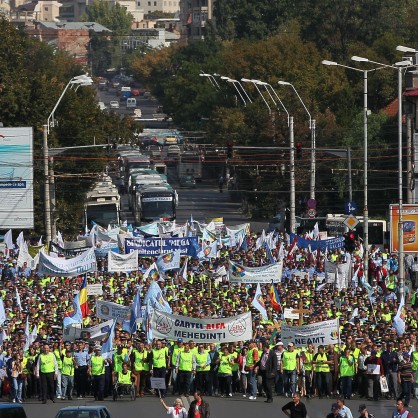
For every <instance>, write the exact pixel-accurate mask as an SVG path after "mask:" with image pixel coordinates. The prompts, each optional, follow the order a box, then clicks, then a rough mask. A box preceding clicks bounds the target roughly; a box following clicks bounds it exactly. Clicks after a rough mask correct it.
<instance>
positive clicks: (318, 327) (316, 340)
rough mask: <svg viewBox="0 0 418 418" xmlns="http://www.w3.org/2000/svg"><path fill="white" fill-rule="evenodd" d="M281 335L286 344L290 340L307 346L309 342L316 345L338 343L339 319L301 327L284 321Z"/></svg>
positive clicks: (301, 345)
mask: <svg viewBox="0 0 418 418" xmlns="http://www.w3.org/2000/svg"><path fill="white" fill-rule="evenodd" d="M281 336H282V341H283V344H284V345H285V346H286V345H287V344H289V343H290V342H292V343H293V344H294V345H295V346H297V347H306V346H307V345H308V344H313V345H316V346H318V345H328V344H337V343H338V319H332V320H331V321H323V322H316V323H315V324H310V325H302V326H299V327H292V326H290V325H286V324H284V323H283V324H282V335H281Z"/></svg>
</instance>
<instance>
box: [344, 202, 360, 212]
mask: <svg viewBox="0 0 418 418" xmlns="http://www.w3.org/2000/svg"><path fill="white" fill-rule="evenodd" d="M344 210H345V213H348V214H350V215H351V214H352V213H354V212H355V211H356V210H357V205H356V203H355V202H348V203H346V204H345V206H344Z"/></svg>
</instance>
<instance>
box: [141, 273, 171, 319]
mask: <svg viewBox="0 0 418 418" xmlns="http://www.w3.org/2000/svg"><path fill="white" fill-rule="evenodd" d="M148 301H149V302H150V304H151V306H152V307H153V308H154V309H158V310H159V311H163V312H168V313H171V312H172V309H171V307H170V305H169V304H168V302H167V301H166V300H165V299H164V296H163V292H162V291H161V289H160V286H158V284H157V282H156V281H154V280H152V281H151V284H150V287H149V289H148V292H147V294H146V295H145V298H144V303H148Z"/></svg>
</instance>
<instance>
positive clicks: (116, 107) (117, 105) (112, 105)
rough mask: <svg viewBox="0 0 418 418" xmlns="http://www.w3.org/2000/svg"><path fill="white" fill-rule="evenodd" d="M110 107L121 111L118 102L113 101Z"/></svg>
mask: <svg viewBox="0 0 418 418" xmlns="http://www.w3.org/2000/svg"><path fill="white" fill-rule="evenodd" d="M109 107H110V108H111V109H119V102H117V101H116V100H112V101H111V102H110V103H109Z"/></svg>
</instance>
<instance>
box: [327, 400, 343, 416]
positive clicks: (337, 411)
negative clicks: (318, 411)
mask: <svg viewBox="0 0 418 418" xmlns="http://www.w3.org/2000/svg"><path fill="white" fill-rule="evenodd" d="M327 418H342V415H341V414H340V409H339V408H338V405H337V404H336V403H333V404H332V405H331V412H330V413H329V414H328V415H327Z"/></svg>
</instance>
